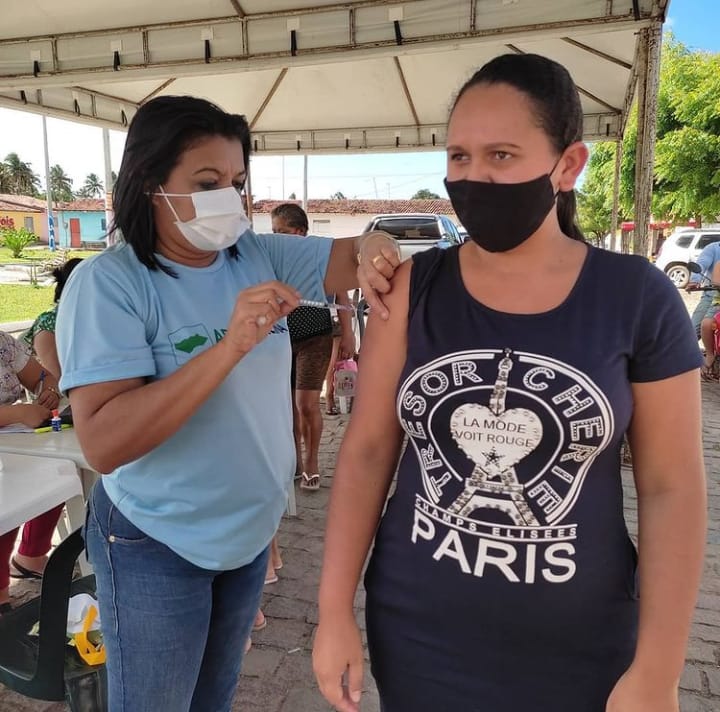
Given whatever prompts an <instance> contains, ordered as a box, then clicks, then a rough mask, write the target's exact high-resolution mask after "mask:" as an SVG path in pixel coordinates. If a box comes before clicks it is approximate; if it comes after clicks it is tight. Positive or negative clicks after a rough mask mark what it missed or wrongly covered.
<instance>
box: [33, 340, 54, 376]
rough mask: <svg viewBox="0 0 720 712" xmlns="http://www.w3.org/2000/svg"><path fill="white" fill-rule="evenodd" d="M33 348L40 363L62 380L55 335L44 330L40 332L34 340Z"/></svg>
mask: <svg viewBox="0 0 720 712" xmlns="http://www.w3.org/2000/svg"><path fill="white" fill-rule="evenodd" d="M33 346H34V348H35V353H36V354H37V357H38V361H40V363H41V364H43V366H45V367H46V368H47V369H48V371H50V372H51V373H52V374H53V375H54V376H55V377H56V378H57V379H59V378H60V362H59V361H58V355H57V346H56V344H55V334H54V333H53V332H52V331H45V330H44V329H43V330H41V331H38V332H37V334H35V338H34V339H33Z"/></svg>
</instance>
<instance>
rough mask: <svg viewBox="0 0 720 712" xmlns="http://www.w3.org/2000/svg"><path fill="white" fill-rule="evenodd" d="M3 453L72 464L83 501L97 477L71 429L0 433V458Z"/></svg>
mask: <svg viewBox="0 0 720 712" xmlns="http://www.w3.org/2000/svg"><path fill="white" fill-rule="evenodd" d="M5 452H10V453H15V454H17V455H33V456H35V457H52V458H59V459H61V460H70V461H71V462H74V463H75V465H76V466H77V468H78V470H79V471H80V479H81V481H82V489H83V494H84V495H85V499H87V497H88V495H89V494H90V489H91V488H92V486H93V484H94V483H95V481H96V480H97V479H98V477H99V475H98V473H97V472H95V471H94V470H93V469H92V467H90V465H89V464H88V461H87V460H86V459H85V455H83V451H82V450H81V449H80V443H79V442H78V439H77V435H76V434H75V431H74V430H73V429H72V428H69V429H68V430H61V431H60V432H59V433H53V432H50V433H0V457H2V453H5Z"/></svg>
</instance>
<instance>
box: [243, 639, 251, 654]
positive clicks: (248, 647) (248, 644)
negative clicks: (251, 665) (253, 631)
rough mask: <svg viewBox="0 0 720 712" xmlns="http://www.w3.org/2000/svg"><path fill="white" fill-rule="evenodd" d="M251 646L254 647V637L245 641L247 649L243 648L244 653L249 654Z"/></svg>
mask: <svg viewBox="0 0 720 712" xmlns="http://www.w3.org/2000/svg"><path fill="white" fill-rule="evenodd" d="M250 648H252V638H248V639H247V640H246V641H245V650H243V655H247V654H248V653H249V652H250Z"/></svg>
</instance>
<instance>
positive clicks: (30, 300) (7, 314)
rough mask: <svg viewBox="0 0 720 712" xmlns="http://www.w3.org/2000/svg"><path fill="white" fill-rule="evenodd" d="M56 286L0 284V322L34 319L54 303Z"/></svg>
mask: <svg viewBox="0 0 720 712" xmlns="http://www.w3.org/2000/svg"><path fill="white" fill-rule="evenodd" d="M54 291H55V288H54V287H33V286H31V285H29V284H0V323H3V322H7V321H24V320H25V319H34V318H35V317H36V316H37V315H38V314H40V312H44V311H47V310H48V309H50V307H52V305H53V293H54Z"/></svg>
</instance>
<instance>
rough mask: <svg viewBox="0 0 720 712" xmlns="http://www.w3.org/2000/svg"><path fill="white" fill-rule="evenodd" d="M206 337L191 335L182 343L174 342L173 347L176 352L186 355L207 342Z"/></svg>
mask: <svg viewBox="0 0 720 712" xmlns="http://www.w3.org/2000/svg"><path fill="white" fill-rule="evenodd" d="M207 340H208V339H207V336H201V335H200V334H193V335H192V336H188V337H187V338H186V339H183V340H182V341H176V342H175V343H174V344H173V346H174V347H175V348H176V349H177V350H178V351H182V352H184V353H186V354H190V353H192V352H193V351H194V350H195V349H196V348H198V346H202V345H203V344H205V343H206V342H207Z"/></svg>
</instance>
